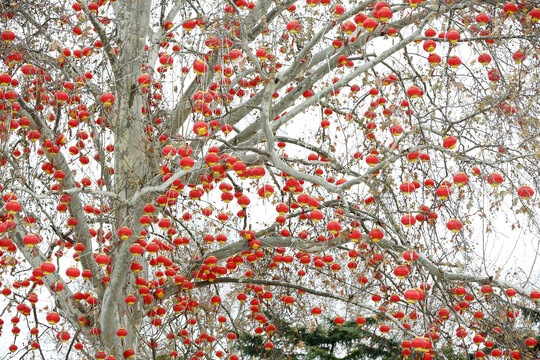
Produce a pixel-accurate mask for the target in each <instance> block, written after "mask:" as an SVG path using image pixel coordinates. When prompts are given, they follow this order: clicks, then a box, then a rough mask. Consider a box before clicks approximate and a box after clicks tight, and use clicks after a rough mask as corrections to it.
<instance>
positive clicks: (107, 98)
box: [99, 93, 114, 107]
mask: <svg viewBox="0 0 540 360" xmlns="http://www.w3.org/2000/svg"><path fill="white" fill-rule="evenodd" d="M99 100H100V101H101V102H102V103H103V106H106V107H109V106H112V105H113V104H114V95H113V94H111V93H104V94H103V95H101V97H100V98H99Z"/></svg>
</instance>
